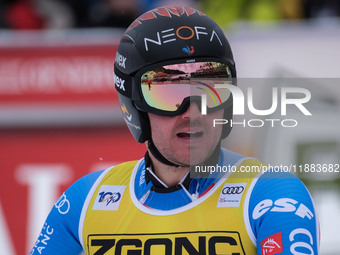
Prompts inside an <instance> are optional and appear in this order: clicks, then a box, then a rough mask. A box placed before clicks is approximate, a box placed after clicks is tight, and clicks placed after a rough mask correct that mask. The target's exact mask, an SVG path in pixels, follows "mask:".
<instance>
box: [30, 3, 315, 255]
mask: <svg viewBox="0 0 340 255" xmlns="http://www.w3.org/2000/svg"><path fill="white" fill-rule="evenodd" d="M114 78H115V85H116V89H117V91H118V95H119V102H120V105H121V108H122V112H123V115H124V119H125V121H126V123H127V126H128V127H129V129H130V131H131V133H132V135H133V136H134V138H135V139H136V141H138V142H141V143H143V142H146V144H147V152H146V154H145V157H144V158H143V159H141V160H139V161H133V162H126V163H123V164H120V165H117V166H115V167H112V168H109V169H107V170H105V171H100V172H95V173H92V174H90V175H87V176H85V177H83V178H82V179H80V180H78V181H77V182H76V183H75V184H73V185H72V186H71V187H70V188H69V189H68V190H66V191H65V193H64V194H63V195H62V196H61V198H60V199H59V200H58V201H57V203H56V206H55V207H54V208H53V209H52V211H51V213H50V215H49V216H48V218H47V220H46V223H45V225H44V227H43V230H42V232H41V235H40V237H39V238H38V241H37V243H36V244H35V247H34V248H33V250H32V252H31V254H52V255H53V254H78V253H79V252H81V251H82V250H84V251H85V252H86V254H97V255H98V254H157V255H158V254H176V255H177V254H265V255H270V254H299V255H300V254H318V242H319V237H318V225H317V219H316V215H315V211H314V206H313V202H312V200H311V198H310V196H309V193H308V191H307V189H306V188H305V186H304V185H303V184H302V182H301V181H300V180H298V179H297V178H295V177H294V176H292V175H289V174H281V173H280V174H278V175H279V176H276V174H274V173H271V172H266V173H262V172H261V169H262V168H261V167H262V166H263V165H264V164H262V163H261V162H258V161H257V160H255V159H251V158H246V157H244V156H242V155H239V154H237V153H234V152H231V151H228V150H226V149H222V148H221V139H222V138H225V137H227V136H228V134H229V132H230V129H231V127H230V126H227V125H223V126H222V125H218V126H216V127H214V125H213V121H214V119H222V118H224V119H230V118H232V97H231V94H230V92H229V91H228V90H227V89H226V85H230V83H232V82H233V80H232V79H234V78H236V69H235V64H234V60H233V56H232V52H231V49H230V46H229V44H228V41H227V39H226V38H225V36H224V34H223V31H222V30H221V29H220V28H219V27H218V26H217V25H216V23H215V22H214V21H213V20H211V19H210V18H209V17H207V16H206V15H205V14H203V13H202V12H200V11H198V10H195V9H192V8H185V7H170V6H168V7H161V8H157V9H154V10H152V11H149V12H147V13H145V14H143V15H142V16H140V17H139V18H138V19H136V20H135V21H134V22H133V23H132V24H131V26H130V27H129V28H128V29H127V30H126V32H125V34H124V35H123V37H122V39H121V42H120V45H119V48H118V50H117V54H116V59H115V70H114ZM216 85H222V86H216ZM202 106H203V107H202ZM204 106H206V108H205V107H204ZM205 111H206V112H205ZM113 146H115V145H114V144H113ZM226 166H229V169H230V171H210V170H211V169H213V168H212V167H215V168H214V169H224V168H223V167H226ZM247 167H248V168H249V167H255V168H257V169H258V170H259V171H255V173H244V172H242V171H241V170H242V169H247ZM207 169H208V170H207ZM258 172H259V173H258ZM278 177H280V178H278ZM61 206H63V207H65V208H64V209H67V210H58V208H60V207H61Z"/></svg>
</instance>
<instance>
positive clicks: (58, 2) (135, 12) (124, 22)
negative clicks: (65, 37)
mask: <svg viewBox="0 0 340 255" xmlns="http://www.w3.org/2000/svg"><path fill="white" fill-rule="evenodd" d="M236 1H238V2H239V3H240V2H242V5H240V7H239V8H238V10H239V11H238V13H237V14H236V15H234V19H237V18H240V19H244V13H246V11H249V6H254V3H256V6H261V4H262V5H266V2H267V3H269V2H271V5H273V4H272V3H273V2H275V1H272V0H270V1H266V0H241V1H239V0H223V1H219V0H187V1H184V0H182V1H172V0H1V1H0V28H1V29H64V28H92V27H127V26H128V25H129V24H130V23H131V22H132V21H133V20H134V19H135V18H136V17H138V16H139V15H140V14H141V13H143V12H145V11H146V10H149V9H151V8H154V7H156V6H161V5H165V4H166V5H168V4H181V5H182V4H184V5H189V6H194V7H197V8H200V9H201V10H202V11H203V12H204V11H207V12H208V14H209V15H211V13H209V7H210V5H215V6H217V7H215V8H216V9H219V10H220V11H221V10H223V9H229V10H231V9H232V8H229V6H230V7H232V6H235V5H236V4H235V2H236ZM276 1H277V2H280V0H276ZM281 2H282V3H284V4H281V5H280V6H281V9H280V15H279V19H310V18H320V17H339V16H340V1H339V0H292V1H290V0H284V1H281ZM218 5H220V6H221V7H223V8H220V7H219V6H218ZM282 6H283V7H282ZM257 9H258V8H257ZM267 9H268V8H267ZM297 10H298V11H297ZM269 12H271V10H270V9H269ZM272 12H274V10H273V11H272ZM240 13H243V14H242V15H243V17H242V15H240ZM259 13H261V12H259ZM239 16H241V17H239Z"/></svg>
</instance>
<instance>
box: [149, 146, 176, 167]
mask: <svg viewBox="0 0 340 255" xmlns="http://www.w3.org/2000/svg"><path fill="white" fill-rule="evenodd" d="M148 149H149V151H150V152H151V154H152V155H153V156H154V157H155V158H156V159H157V160H158V161H159V162H161V163H163V164H165V165H168V166H175V167H181V165H177V164H174V163H172V162H170V161H169V160H167V159H166V158H165V157H164V156H163V155H162V154H161V153H160V152H159V150H158V149H157V148H156V146H155V144H154V143H153V141H152V139H149V140H148Z"/></svg>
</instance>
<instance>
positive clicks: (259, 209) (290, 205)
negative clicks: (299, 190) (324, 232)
mask: <svg viewBox="0 0 340 255" xmlns="http://www.w3.org/2000/svg"><path fill="white" fill-rule="evenodd" d="M298 205H299V206H298ZM268 212H283V213H289V212H295V214H296V215H297V216H299V217H301V218H302V219H304V218H307V219H309V220H311V219H312V218H313V217H314V214H313V212H312V211H311V210H310V209H309V208H308V207H307V206H305V205H304V204H303V203H300V204H299V202H298V201H296V200H294V199H291V198H280V199H277V200H276V201H274V202H273V200H271V199H265V200H263V201H261V202H259V203H258V204H257V205H256V206H255V208H254V211H253V219H254V220H256V219H258V218H260V217H262V216H263V215H264V214H266V213H268Z"/></svg>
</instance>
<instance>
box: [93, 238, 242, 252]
mask: <svg viewBox="0 0 340 255" xmlns="http://www.w3.org/2000/svg"><path fill="white" fill-rule="evenodd" d="M88 240H89V246H88V247H89V252H88V253H89V254H97V255H104V254H119V255H120V254H135V255H142V254H239V255H241V254H244V252H243V248H242V243H241V240H240V237H239V233H237V232H200V233H192V232H187V233H175V234H172V233H166V234H163V233H157V234H152V235H148V234H141V235H125V236H121V235H105V236H98V235H96V236H91V235H90V236H89V238H88Z"/></svg>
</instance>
